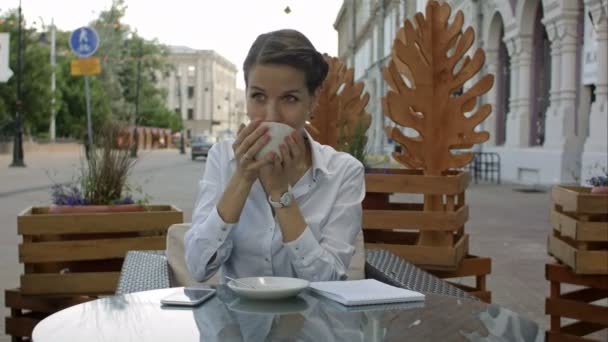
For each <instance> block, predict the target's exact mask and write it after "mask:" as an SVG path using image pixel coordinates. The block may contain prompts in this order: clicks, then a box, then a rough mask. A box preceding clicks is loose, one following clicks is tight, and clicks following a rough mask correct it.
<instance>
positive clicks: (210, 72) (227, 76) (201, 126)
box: [160, 47, 243, 138]
mask: <svg viewBox="0 0 608 342" xmlns="http://www.w3.org/2000/svg"><path fill="white" fill-rule="evenodd" d="M169 61H170V62H171V64H173V66H174V70H173V71H172V72H170V73H168V74H167V75H165V77H163V78H162V79H161V81H160V86H161V87H163V88H165V89H166V90H167V107H168V108H171V109H174V110H175V111H176V112H177V113H179V114H180V115H181V117H182V120H183V123H184V130H185V134H186V137H187V138H190V137H192V136H194V135H201V134H205V135H212V136H214V137H217V136H219V135H220V134H223V133H225V132H226V131H227V130H229V131H236V126H237V125H238V123H239V122H240V121H238V120H239V118H240V117H242V114H240V113H241V112H242V111H243V109H242V108H241V107H242V106H240V104H241V103H242V102H243V99H242V97H243V94H242V91H240V92H239V91H238V89H237V88H236V74H237V68H236V66H235V65H234V64H232V63H231V62H230V61H228V60H227V59H226V58H224V57H222V56H220V55H219V54H218V53H216V52H215V51H212V50H194V49H191V48H187V47H171V52H170V55H169Z"/></svg>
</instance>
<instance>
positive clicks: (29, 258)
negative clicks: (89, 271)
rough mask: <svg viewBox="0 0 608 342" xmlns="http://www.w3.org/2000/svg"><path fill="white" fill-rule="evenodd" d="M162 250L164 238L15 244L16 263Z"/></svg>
mask: <svg viewBox="0 0 608 342" xmlns="http://www.w3.org/2000/svg"><path fill="white" fill-rule="evenodd" d="M165 247H166V237H164V236H157V237H139V238H124V239H100V240H69V241H53V242H38V243H26V244H20V245H19V262H21V263H41V262H56V261H81V260H106V259H115V258H124V257H125V255H126V254H127V252H128V251H130V250H160V249H165Z"/></svg>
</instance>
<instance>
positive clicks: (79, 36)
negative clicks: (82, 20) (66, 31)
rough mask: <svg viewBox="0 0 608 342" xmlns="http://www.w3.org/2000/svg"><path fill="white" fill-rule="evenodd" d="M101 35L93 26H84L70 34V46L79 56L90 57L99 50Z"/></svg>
mask: <svg viewBox="0 0 608 342" xmlns="http://www.w3.org/2000/svg"><path fill="white" fill-rule="evenodd" d="M98 46H99V36H98V35H97V32H96V31H95V30H94V29H93V28H92V27H86V26H83V27H81V28H79V29H76V30H74V31H73V32H72V34H71V35H70V48H71V49H72V51H74V53H75V54H76V55H78V56H79V57H89V56H91V55H93V54H94V53H95V51H97V47H98Z"/></svg>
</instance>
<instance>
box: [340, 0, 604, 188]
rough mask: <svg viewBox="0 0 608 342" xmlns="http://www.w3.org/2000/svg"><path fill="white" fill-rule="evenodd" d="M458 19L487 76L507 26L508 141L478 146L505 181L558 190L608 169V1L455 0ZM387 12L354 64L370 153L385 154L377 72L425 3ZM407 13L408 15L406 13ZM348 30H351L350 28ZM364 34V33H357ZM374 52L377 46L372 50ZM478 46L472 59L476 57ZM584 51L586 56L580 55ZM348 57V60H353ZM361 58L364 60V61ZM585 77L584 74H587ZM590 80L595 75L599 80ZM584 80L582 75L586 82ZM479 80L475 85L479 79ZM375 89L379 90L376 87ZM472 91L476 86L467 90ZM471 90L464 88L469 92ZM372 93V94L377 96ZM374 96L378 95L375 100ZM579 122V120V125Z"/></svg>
mask: <svg viewBox="0 0 608 342" xmlns="http://www.w3.org/2000/svg"><path fill="white" fill-rule="evenodd" d="M447 2H448V3H450V4H451V6H452V14H454V13H456V12H457V10H459V9H461V10H462V11H463V13H464V15H465V28H466V27H467V26H472V27H473V29H474V30H475V31H476V32H475V33H476V35H475V36H476V44H475V45H474V47H475V48H476V47H483V48H484V49H486V64H485V67H484V69H483V70H484V72H491V73H496V72H498V71H499V70H501V69H499V67H500V66H499V65H498V45H497V44H496V43H495V42H497V41H498V40H499V39H500V37H498V34H499V32H500V30H497V29H496V27H494V28H492V25H491V20H492V18H493V17H494V16H495V15H496V14H499V15H500V16H501V18H502V23H503V31H504V36H503V41H504V42H505V44H506V46H507V49H508V53H509V59H510V64H511V77H510V84H511V88H510V95H511V96H510V98H509V99H505V100H506V101H508V104H509V113H507V117H506V126H507V127H506V137H505V138H506V143H505V144H504V145H502V146H495V144H494V143H493V141H494V139H493V137H491V138H490V142H488V143H486V144H484V145H482V146H480V147H478V149H481V150H482V151H485V152H496V153H498V154H499V155H500V156H501V161H502V165H501V166H502V170H501V171H502V176H503V179H504V180H505V181H511V182H517V183H534V184H547V185H548V184H555V183H570V182H575V181H580V180H584V179H586V178H588V176H589V174H590V173H589V170H590V168H591V166H592V165H595V164H598V163H599V164H600V165H604V166H606V164H607V163H608V147H607V144H608V136H607V134H608V133H607V131H608V118H607V115H608V113H607V112H608V65H607V63H608V15H607V13H608V0H584V1H577V0H563V1H562V0H517V1H516V2H515V6H513V8H512V7H511V5H510V3H509V1H506V0H452V1H447ZM384 3H385V5H386V9H385V11H384V13H382V11H381V10H380V9H381V2H377V3H375V4H374V5H373V6H372V9H371V12H370V13H371V18H372V19H371V20H372V23H373V24H372V25H371V27H369V28H367V30H369V31H370V34H369V38H370V39H371V41H370V48H369V49H370V50H372V52H371V53H370V55H369V56H370V58H371V62H370V63H369V66H368V67H367V68H365V69H363V70H360V69H361V68H364V66H363V65H364V63H362V62H360V63H356V70H355V74H356V75H357V76H359V77H361V80H363V81H365V82H366V90H367V91H368V92H370V95H371V97H370V104H369V105H368V109H369V110H370V113H371V114H372V127H371V128H370V131H368V136H369V137H368V138H369V140H368V141H370V143H369V144H368V150H369V152H370V153H380V152H381V151H384V152H385V153H387V152H388V151H390V148H388V149H387V148H386V144H385V143H386V137H385V136H381V135H384V125H387V124H388V123H387V122H385V120H383V117H382V112H381V105H380V103H381V99H382V96H383V95H384V94H385V93H386V91H387V89H386V87H387V86H386V84H385V82H384V81H383V79H382V77H381V74H380V72H381V69H380V67H379V66H381V65H383V64H385V63H386V60H385V59H384V57H386V56H388V54H389V52H390V48H391V46H392V43H393V39H394V38H395V35H396V33H397V31H398V28H399V27H400V26H401V25H402V20H401V18H402V17H403V15H404V12H405V16H406V17H407V18H412V17H413V15H414V13H415V10H416V9H417V10H419V11H422V12H424V6H425V4H426V1H425V0H417V1H415V2H411V1H406V2H405V3H404V2H402V1H397V0H394V1H385V2H384ZM537 5H541V6H543V11H544V16H543V18H542V21H541V22H542V24H543V25H544V26H545V29H546V30H547V34H548V36H549V40H550V46H551V60H552V61H551V63H552V65H554V66H555V67H554V68H553V69H552V70H551V85H550V96H549V108H548V110H547V113H546V121H545V123H546V129H545V137H546V139H545V143H544V144H543V145H542V146H531V144H530V141H529V140H530V127H531V118H532V115H531V113H530V109H531V104H532V101H533V99H532V98H531V86H532V85H531V83H532V81H533V79H534V77H533V74H532V73H533V71H534V70H533V69H534V66H533V65H532V62H533V55H534V53H535V49H536V48H537V47H536V46H533V39H532V33H533V30H532V28H533V27H534V19H535V8H536V6H537ZM349 6H352V2H351V1H348V0H346V1H345V2H344V5H343V7H344V9H345V11H346V12H348V11H349ZM404 8H405V9H406V11H404V10H403V9H404ZM589 15H591V17H592V18H593V25H591V24H590V20H589V19H587V21H589V22H588V23H587V29H589V28H590V27H591V28H592V29H593V34H591V33H589V32H588V31H587V33H586V34H585V35H584V38H583V39H584V40H583V42H582V44H581V42H580V41H578V39H579V38H578V36H579V35H580V34H581V32H580V29H579V28H580V27H583V26H584V25H583V23H582V20H585V19H584V18H588V17H589ZM346 17H347V16H343V17H342V19H341V20H339V19H340V18H338V19H337V21H336V25H335V27H336V29H337V30H338V33H339V37H340V38H339V45H340V47H339V51H346V53H345V54H344V55H341V57H342V58H343V59H344V60H347V59H350V57H349V56H352V50H351V51H347V50H346V49H344V47H343V44H347V43H349V42H348V39H346V38H345V37H346V36H345V35H343V33H342V31H341V29H343V28H344V27H345V26H346V25H344V23H343V20H344V18H346ZM349 29H350V26H349ZM357 29H360V27H357ZM371 47H373V48H371ZM357 48H358V49H357V51H356V52H355V59H356V60H358V58H357V56H363V54H364V52H363V50H365V49H368V47H367V46H361V45H359V46H357ZM475 48H472V49H471V51H469V53H473V52H474V50H475ZM583 49H584V51H582V50H583ZM349 53H350V54H349ZM361 58H363V57H361ZM585 72H586V73H585ZM590 74H591V75H596V76H597V77H596V79H593V77H592V76H590ZM581 75H582V77H581ZM473 81H474V80H473ZM374 84H375V87H372V85H374ZM591 84H593V86H595V101H594V102H593V103H590V100H591V96H592V95H591V89H592V86H591ZM470 85H472V83H471V82H469V84H467V85H466V86H470ZM466 86H465V87H466ZM372 93H373V94H372ZM374 95H375V96H374ZM497 96H498V93H497V92H496V91H490V92H489V93H488V94H486V95H485V96H484V98H483V102H488V103H491V104H496V97H497ZM493 115H494V114H492V115H491V116H490V118H489V119H488V120H487V121H486V122H484V124H483V127H484V130H488V131H490V132H491V133H492V134H494V133H495V128H496V118H495V117H493ZM576 118H578V120H576Z"/></svg>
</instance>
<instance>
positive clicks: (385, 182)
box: [365, 173, 470, 195]
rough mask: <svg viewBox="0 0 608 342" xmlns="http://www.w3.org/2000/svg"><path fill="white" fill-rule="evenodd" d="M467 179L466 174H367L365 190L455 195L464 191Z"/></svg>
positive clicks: (467, 182)
mask: <svg viewBox="0 0 608 342" xmlns="http://www.w3.org/2000/svg"><path fill="white" fill-rule="evenodd" d="M469 178H470V177H469V175H468V174H467V173H458V174H456V175H450V176H423V175H421V174H380V173H367V174H366V175H365V190H366V191H368V192H383V193H396V192H401V193H413V194H427V195H457V194H459V193H461V192H464V191H465V189H466V188H467V186H468V184H469Z"/></svg>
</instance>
